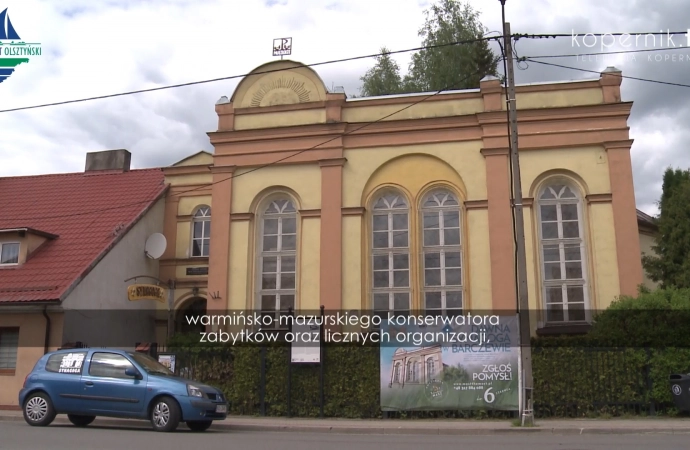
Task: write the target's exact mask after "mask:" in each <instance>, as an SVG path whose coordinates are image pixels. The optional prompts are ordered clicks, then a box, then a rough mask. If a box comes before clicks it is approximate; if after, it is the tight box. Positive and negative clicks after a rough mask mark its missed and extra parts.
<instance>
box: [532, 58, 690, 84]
mask: <svg viewBox="0 0 690 450" xmlns="http://www.w3.org/2000/svg"><path fill="white" fill-rule="evenodd" d="M520 59H522V60H525V61H529V62H533V63H537V64H543V65H545V66H553V67H560V68H561V69H570V70H579V71H580V72H588V73H596V74H599V75H600V74H601V72H600V71H596V70H589V69H583V68H581V67H570V66H564V65H561V64H554V63H548V62H545V61H537V60H535V59H531V58H529V57H522V58H520ZM608 75H611V76H614V77H620V78H625V79H628V80H637V81H646V82H648V83H657V84H664V85H667V86H678V87H686V88H690V84H683V83H673V82H670V81H660V80H652V79H649V78H638V77H631V76H629V75H621V74H620V73H616V72H610V73H609V74H608Z"/></svg>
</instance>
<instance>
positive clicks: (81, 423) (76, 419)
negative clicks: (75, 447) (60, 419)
mask: <svg viewBox="0 0 690 450" xmlns="http://www.w3.org/2000/svg"><path fill="white" fill-rule="evenodd" d="M67 418H68V419H69V421H70V422H72V424H73V425H74V426H75V427H85V426H87V425H89V424H90V423H91V422H93V421H94V420H95V419H96V416H79V415H76V414H67Z"/></svg>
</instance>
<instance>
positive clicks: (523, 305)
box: [501, 0, 534, 425]
mask: <svg viewBox="0 0 690 450" xmlns="http://www.w3.org/2000/svg"><path fill="white" fill-rule="evenodd" d="M501 4H502V5H503V6H504V5H505V0H501ZM503 41H504V46H505V58H506V68H507V72H508V73H506V77H507V78H506V81H507V90H508V100H507V105H506V107H507V108H508V120H509V122H510V123H509V125H510V159H511V162H512V175H513V205H512V207H513V209H514V211H515V235H516V236H515V237H516V240H517V258H516V261H515V263H516V265H517V277H518V279H517V294H518V302H517V303H518V304H517V307H518V308H517V310H518V319H519V321H520V357H521V363H522V386H521V389H522V392H523V394H522V402H521V405H520V409H521V410H520V416H521V418H522V423H523V425H524V422H525V419H529V420H530V421H531V422H533V421H534V417H533V414H532V388H533V379H532V345H531V327H530V317H529V314H530V311H529V297H528V295H527V258H526V256H525V221H524V216H523V213H522V182H521V180H520V157H519V155H518V124H517V106H516V104H515V73H514V70H513V47H512V42H511V41H512V37H511V33H510V23H509V22H506V21H505V14H504V18H503Z"/></svg>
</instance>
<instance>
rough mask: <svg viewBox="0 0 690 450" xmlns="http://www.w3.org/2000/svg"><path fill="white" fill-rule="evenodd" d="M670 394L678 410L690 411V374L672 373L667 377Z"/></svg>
mask: <svg viewBox="0 0 690 450" xmlns="http://www.w3.org/2000/svg"><path fill="white" fill-rule="evenodd" d="M669 381H670V383H671V394H672V397H673V402H674V403H675V404H676V408H678V409H679V410H680V411H690V374H688V375H679V374H673V375H671V377H670V378H669Z"/></svg>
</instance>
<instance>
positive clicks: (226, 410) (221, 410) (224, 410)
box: [216, 405, 228, 413]
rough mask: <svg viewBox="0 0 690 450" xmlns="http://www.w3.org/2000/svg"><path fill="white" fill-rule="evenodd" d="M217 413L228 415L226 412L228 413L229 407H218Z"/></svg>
mask: <svg viewBox="0 0 690 450" xmlns="http://www.w3.org/2000/svg"><path fill="white" fill-rule="evenodd" d="M216 412H217V413H226V412H228V407H227V406H225V405H216Z"/></svg>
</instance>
